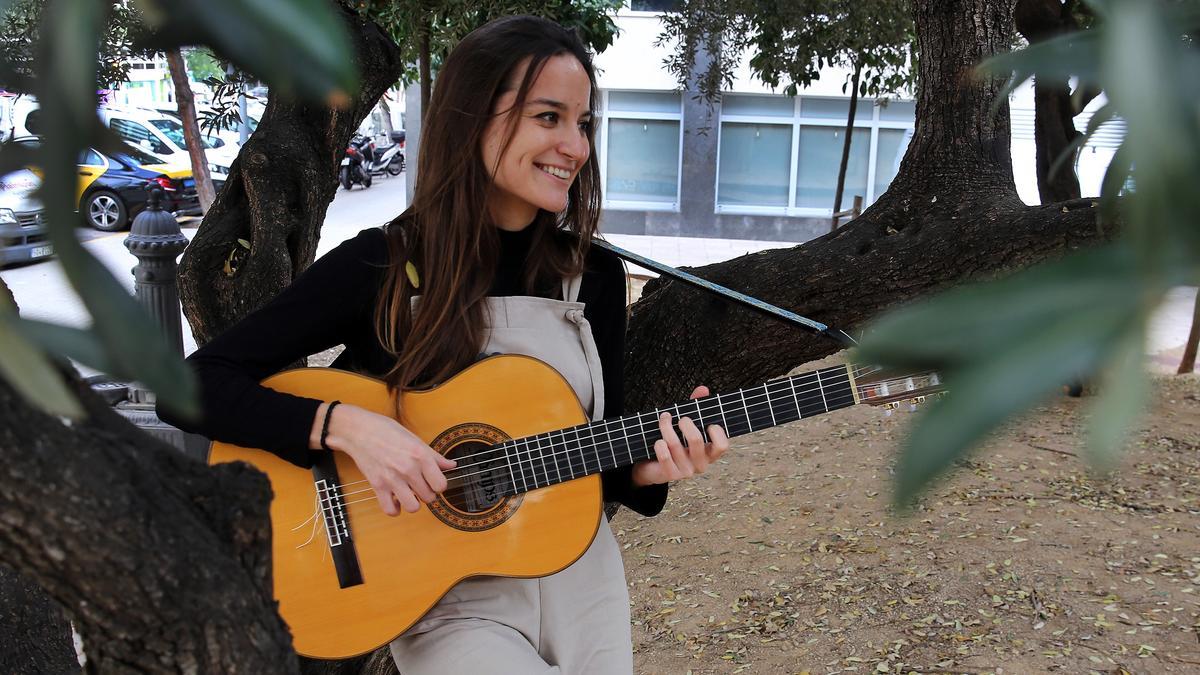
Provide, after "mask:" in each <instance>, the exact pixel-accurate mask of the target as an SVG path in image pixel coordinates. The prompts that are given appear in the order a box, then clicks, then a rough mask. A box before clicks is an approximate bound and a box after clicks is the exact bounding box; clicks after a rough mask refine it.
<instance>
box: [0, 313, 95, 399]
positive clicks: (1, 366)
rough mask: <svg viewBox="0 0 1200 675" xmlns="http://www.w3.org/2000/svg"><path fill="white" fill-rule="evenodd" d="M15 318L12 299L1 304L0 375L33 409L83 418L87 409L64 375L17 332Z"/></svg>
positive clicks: (40, 351) (39, 350) (41, 352)
mask: <svg viewBox="0 0 1200 675" xmlns="http://www.w3.org/2000/svg"><path fill="white" fill-rule="evenodd" d="M15 318H16V312H15V311H14V308H13V306H12V305H11V304H10V303H9V301H8V299H7V298H5V299H3V300H2V301H0V375H2V376H3V377H4V379H5V380H6V381H7V382H8V383H9V384H11V385H12V386H13V388H14V389H16V390H17V392H18V393H20V394H21V395H22V396H24V397H25V400H27V401H29V402H30V403H31V404H32V405H35V406H37V407H39V408H41V409H42V410H45V411H46V412H48V413H50V414H52V415H61V416H63V417H69V418H72V419H79V418H81V417H83V416H84V411H83V407H82V406H81V405H80V404H79V401H77V400H76V399H75V395H74V394H73V393H72V392H71V390H70V389H68V388H67V385H66V383H65V382H63V376H62V373H61V372H59V370H58V368H56V367H55V365H54V364H53V363H51V362H50V360H49V359H48V358H46V355H45V353H44V352H43V351H42V350H41V349H39V348H38V347H37V346H36V345H34V344H33V343H32V342H30V341H29V340H28V339H26V338H25V336H24V335H22V334H21V333H20V332H19V331H17V330H14V328H13V320H14V319H15Z"/></svg>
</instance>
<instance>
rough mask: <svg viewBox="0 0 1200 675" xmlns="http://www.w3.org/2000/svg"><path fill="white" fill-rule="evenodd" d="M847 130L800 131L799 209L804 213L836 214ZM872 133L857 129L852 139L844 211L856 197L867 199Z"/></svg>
mask: <svg viewBox="0 0 1200 675" xmlns="http://www.w3.org/2000/svg"><path fill="white" fill-rule="evenodd" d="M845 143H846V128H845V127H814V126H802V127H800V160H799V162H797V165H798V167H797V168H798V172H797V174H796V206H797V207H800V208H805V209H829V210H830V211H832V210H833V196H834V194H835V193H836V192H837V177H838V169H839V168H840V167H841V164H842V147H843V146H844V145H845ZM870 149H871V130H870V129H859V128H855V129H854V135H853V136H852V137H851V138H850V157H849V159H848V161H847V162H846V183H845V187H844V188H843V190H842V207H843V208H845V207H846V205H848V204H850V203H851V201H852V200H853V199H854V196H855V195H861V196H862V198H863V199H864V200H865V199H866V198H867V168H868V167H867V164H868V163H869V161H870V157H869V154H870Z"/></svg>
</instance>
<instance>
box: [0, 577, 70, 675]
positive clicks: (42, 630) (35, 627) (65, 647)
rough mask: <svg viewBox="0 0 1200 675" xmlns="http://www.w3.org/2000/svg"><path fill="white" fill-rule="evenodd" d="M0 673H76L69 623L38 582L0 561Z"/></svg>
mask: <svg viewBox="0 0 1200 675" xmlns="http://www.w3.org/2000/svg"><path fill="white" fill-rule="evenodd" d="M0 644H2V645H4V648H3V649H0V673H8V674H9V675H41V674H42V673H64V674H65V673H78V672H79V661H78V660H76V658H75V647H74V645H73V644H72V642H71V624H70V623H68V622H67V617H66V615H65V614H63V611H62V608H61V607H59V606H58V605H56V604H54V601H53V600H51V599H50V597H49V596H47V595H46V593H45V591H43V590H42V589H41V588H39V587H38V585H37V584H35V583H33V582H31V581H30V580H29V579H26V578H25V577H24V576H22V575H20V574H18V573H16V572H14V571H13V570H12V569H10V568H9V567H8V566H6V565H0Z"/></svg>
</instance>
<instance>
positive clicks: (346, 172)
mask: <svg viewBox="0 0 1200 675" xmlns="http://www.w3.org/2000/svg"><path fill="white" fill-rule="evenodd" d="M338 180H339V181H340V182H341V183H342V187H343V188H345V189H347V190H349V189H350V188H352V187H354V183H351V182H350V167H348V166H343V167H342V170H341V171H339V172H338Z"/></svg>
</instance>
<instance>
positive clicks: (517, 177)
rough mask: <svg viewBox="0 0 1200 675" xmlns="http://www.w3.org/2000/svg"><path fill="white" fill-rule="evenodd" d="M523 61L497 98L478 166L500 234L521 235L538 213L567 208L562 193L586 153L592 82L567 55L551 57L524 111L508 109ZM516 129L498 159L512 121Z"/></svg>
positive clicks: (587, 152)
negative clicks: (487, 176)
mask: <svg viewBox="0 0 1200 675" xmlns="http://www.w3.org/2000/svg"><path fill="white" fill-rule="evenodd" d="M526 67H528V61H526V63H525V64H523V65H521V66H518V67H517V69H516V72H515V73H514V74H513V79H512V82H511V85H512V86H511V88H510V90H509V91H507V92H505V93H504V94H501V95H500V97H499V99H497V101H496V105H495V107H494V108H493V110H492V119H491V121H490V122H489V123H488V126H487V128H486V129H485V130H484V133H483V141H482V142H483V148H482V152H483V161H484V166H486V167H487V168H488V171H489V173H491V176H492V180H493V181H494V183H495V184H494V189H493V191H492V195H491V198H490V199H489V200H488V211H489V213H490V215H491V217H492V219H493V220H494V221H495V223H496V225H497V226H499V227H500V228H502V229H505V230H511V231H517V230H522V229H524V228H525V227H526V226H527V225H529V223H530V222H532V221H533V218H534V216H536V215H537V211H538V209H545V210H546V211H550V212H553V213H557V212H559V211H562V210H563V209H565V208H566V206H567V190H568V189H569V188H570V187H571V183H573V182H574V181H575V177H576V176H577V175H579V171H580V169H582V168H583V166H584V164H586V163H587V159H588V155H589V154H590V152H591V147H590V146H589V145H588V128H589V126H590V125H591V123H592V110H591V92H592V87H591V82H590V81H589V80H588V76H587V71H586V70H584V69H583V65H582V64H580V63H579V60H578V59H576V58H575V57H574V56H572V55H570V54H560V55H558V56H552V57H550V58H549V59H547V60H546V62H545V65H544V66H543V67H542V72H541V73H539V74H538V76H537V79H535V80H534V81H533V84H532V86H530V88H529V93H528V94H527V95H526V97H525V105H524V108H522V109H520V110H518V109H515V108H513V102H514V101H515V100H516V97H517V91H516V89H517V85H518V84H519V83H520V81H521V79H522V78H523V77H524V76H525V68H526ZM514 115H515V116H516V117H517V119H516V128H515V129H514V130H513V137H512V140H511V141H510V142H509V144H508V149H507V150H505V152H504V155H503V156H500V150H501V147H502V146H503V144H504V135H505V133H506V132H507V129H508V125H509V122H510V120H511V118H512V116H514Z"/></svg>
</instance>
